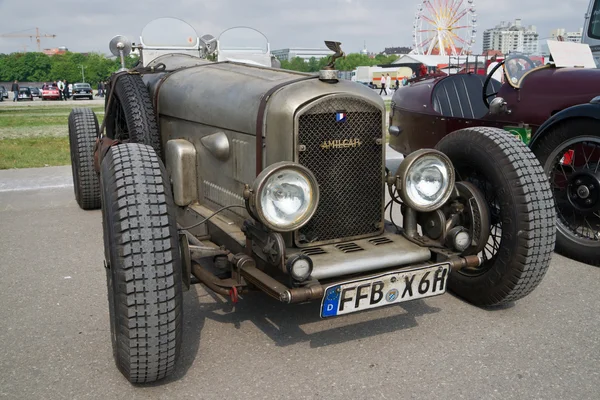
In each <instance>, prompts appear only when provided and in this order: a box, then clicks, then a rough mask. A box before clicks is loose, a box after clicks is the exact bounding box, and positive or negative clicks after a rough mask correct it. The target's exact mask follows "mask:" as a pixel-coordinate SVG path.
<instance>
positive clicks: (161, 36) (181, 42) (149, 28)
mask: <svg viewBox="0 0 600 400" xmlns="http://www.w3.org/2000/svg"><path fill="white" fill-rule="evenodd" d="M141 40H142V44H143V45H144V46H149V47H189V48H194V47H196V46H197V44H198V43H197V42H198V34H197V33H196V30H195V29H194V28H192V27H191V25H189V24H188V23H187V22H185V21H182V20H180V19H177V18H158V19H155V20H154V21H152V22H150V23H149V24H148V25H146V27H145V28H144V29H143V30H142V36H141Z"/></svg>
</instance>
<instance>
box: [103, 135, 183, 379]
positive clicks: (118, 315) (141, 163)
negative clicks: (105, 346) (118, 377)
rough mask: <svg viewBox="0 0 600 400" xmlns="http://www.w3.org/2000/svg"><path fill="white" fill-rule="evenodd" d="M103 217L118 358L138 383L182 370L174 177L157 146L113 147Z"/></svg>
mask: <svg viewBox="0 0 600 400" xmlns="http://www.w3.org/2000/svg"><path fill="white" fill-rule="evenodd" d="M100 176H101V178H100V181H101V189H102V190H101V193H102V222H103V228H104V251H105V258H106V265H107V269H106V277H107V288H108V303H109V311H110V327H111V337H112V346H113V354H114V358H115V362H116V364H117V367H118V368H119V370H120V371H121V372H122V373H123V375H124V376H125V377H126V378H127V379H128V380H129V381H130V382H132V383H148V382H154V381H156V380H159V379H162V378H165V377H167V376H169V375H170V374H171V373H172V372H173V370H174V369H175V363H176V361H177V358H178V356H179V352H180V346H181V340H182V325H181V321H182V287H181V256H180V252H179V244H178V240H177V225H176V221H175V214H174V208H175V206H174V203H173V196H172V194H171V191H170V187H169V179H168V177H167V174H166V170H165V168H164V166H163V165H162V162H161V161H160V159H159V158H158V156H157V155H156V152H155V151H154V150H153V149H152V148H151V147H149V146H146V145H143V144H135V143H125V144H121V145H118V146H113V147H111V148H110V150H109V151H108V153H107V154H106V156H105V157H104V159H103V161H102V166H101V174H100Z"/></svg>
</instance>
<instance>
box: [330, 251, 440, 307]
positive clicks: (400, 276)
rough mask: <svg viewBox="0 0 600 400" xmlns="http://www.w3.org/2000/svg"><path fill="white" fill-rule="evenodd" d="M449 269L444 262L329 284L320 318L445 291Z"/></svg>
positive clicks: (434, 294) (435, 294)
mask: <svg viewBox="0 0 600 400" xmlns="http://www.w3.org/2000/svg"><path fill="white" fill-rule="evenodd" d="M449 271H450V264H448V263H444V264H437V265H431V266H427V267H423V268H415V269H411V270H403V271H393V272H388V273H385V274H382V275H378V276H375V277H370V278H367V279H359V280H356V281H350V282H344V283H339V284H337V285H333V286H329V287H328V288H327V289H326V290H325V295H324V296H323V301H322V303H321V318H327V317H335V316H337V315H344V314H350V313H353V312H357V311H362V310H368V309H370V308H377V307H382V306H387V305H390V304H396V303H402V302H405V301H409V300H416V299H422V298H425V297H431V296H437V295H440V294H444V293H446V280H447V279H448V273H449Z"/></svg>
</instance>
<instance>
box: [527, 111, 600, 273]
mask: <svg viewBox="0 0 600 400" xmlns="http://www.w3.org/2000/svg"><path fill="white" fill-rule="evenodd" d="M584 144H585V145H584ZM586 149H587V150H586ZM570 150H572V151H573V155H574V157H573V158H574V160H573V164H572V165H578V166H577V167H571V166H569V165H561V164H560V160H561V159H562V157H563V155H565V154H566V153H567V152H568V151H570ZM533 152H534V153H535V155H536V156H537V157H538V159H539V160H540V162H541V163H542V166H543V168H544V172H545V173H546V175H548V177H549V178H550V184H551V185H552V191H553V194H554V198H555V201H556V216H557V219H556V227H557V232H556V251H557V252H558V253H560V254H563V255H565V256H567V257H569V258H572V259H574V260H577V261H581V262H584V263H588V264H591V265H596V266H600V199H599V196H600V192H599V190H600V188H598V185H597V184H596V185H593V184H591V185H590V187H591V188H592V189H590V190H589V192H590V193H589V194H588V198H589V199H590V201H592V199H594V200H595V201H593V202H592V205H591V208H590V209H589V210H587V209H585V207H586V206H585V204H582V206H584V208H583V209H582V208H579V209H578V208H577V207H575V205H574V204H573V203H572V202H571V201H570V200H569V198H568V183H573V182H572V181H573V177H574V175H575V173H577V172H586V171H587V172H589V173H590V174H594V175H595V176H596V182H597V179H598V178H599V177H600V166H599V164H600V121H598V120H593V119H574V120H568V121H563V122H561V123H558V124H557V125H556V126H554V127H552V128H551V129H550V130H549V131H547V132H546V133H545V134H544V136H543V137H541V138H540V139H539V140H538V141H536V142H535V143H534V147H533ZM583 163H585V164H584V165H582V164H583ZM558 166H560V168H558ZM592 180H593V178H592ZM577 201H581V199H577ZM593 207H595V208H593Z"/></svg>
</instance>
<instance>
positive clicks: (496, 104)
mask: <svg viewBox="0 0 600 400" xmlns="http://www.w3.org/2000/svg"><path fill="white" fill-rule="evenodd" d="M490 114H492V115H500V114H510V110H509V109H508V103H507V102H506V101H505V100H504V99H503V98H502V97H496V98H495V99H494V100H492V101H491V102H490Z"/></svg>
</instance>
